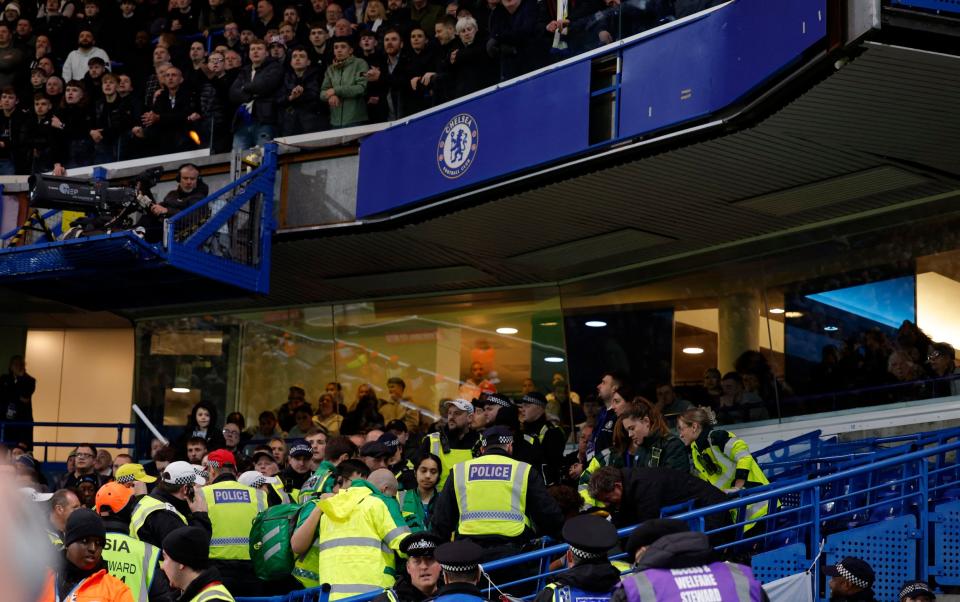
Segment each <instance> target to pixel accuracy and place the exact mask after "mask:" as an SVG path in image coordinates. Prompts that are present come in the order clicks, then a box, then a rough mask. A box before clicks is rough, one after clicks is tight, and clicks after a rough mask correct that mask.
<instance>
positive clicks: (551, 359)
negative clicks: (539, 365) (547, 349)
mask: <svg viewBox="0 0 960 602" xmlns="http://www.w3.org/2000/svg"><path fill="white" fill-rule="evenodd" d="M543 361H545V362H547V363H548V364H562V363H563V358H562V357H557V356H555V355H548V356H547V357H545V358H543Z"/></svg>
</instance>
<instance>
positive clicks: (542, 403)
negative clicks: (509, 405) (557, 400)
mask: <svg viewBox="0 0 960 602" xmlns="http://www.w3.org/2000/svg"><path fill="white" fill-rule="evenodd" d="M520 403H532V404H536V405H538V406H545V405H547V402H546V400H545V399H539V398H537V397H532V396H530V395H524V396H523V397H521V398H520Z"/></svg>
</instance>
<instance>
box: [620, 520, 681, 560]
mask: <svg viewBox="0 0 960 602" xmlns="http://www.w3.org/2000/svg"><path fill="white" fill-rule="evenodd" d="M689 530H690V525H688V524H687V523H686V522H685V521H682V520H678V519H675V518H653V519H650V520H648V521H644V522H642V523H640V524H639V525H638V526H637V528H636V529H634V530H633V533H631V534H630V539H628V540H627V554H629V555H630V559H631V561H632V559H633V557H634V556H636V555H637V550H639V549H640V548H643V547H646V546H649V545H650V544H652V543H653V542H655V541H657V540H658V539H660V538H661V537H664V536H666V535H673V534H674V533H683V532H685V531H689Z"/></svg>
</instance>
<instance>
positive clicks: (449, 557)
mask: <svg viewBox="0 0 960 602" xmlns="http://www.w3.org/2000/svg"><path fill="white" fill-rule="evenodd" d="M481 554H483V548H481V547H480V546H478V545H477V544H475V543H473V542H472V541H467V540H460V541H451V542H449V543H445V544H443V545H441V546H439V547H437V549H436V550H435V551H434V553H433V557H434V558H436V559H437V562H439V563H440V568H442V569H443V570H445V571H447V572H448V573H471V572H473V571H475V570H477V567H479V566H480V556H481Z"/></svg>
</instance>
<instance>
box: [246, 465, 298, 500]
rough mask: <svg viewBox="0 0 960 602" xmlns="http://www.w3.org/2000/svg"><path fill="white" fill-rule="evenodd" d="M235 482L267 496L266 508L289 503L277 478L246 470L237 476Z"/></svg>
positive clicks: (288, 498) (288, 497)
mask: <svg viewBox="0 0 960 602" xmlns="http://www.w3.org/2000/svg"><path fill="white" fill-rule="evenodd" d="M237 481H238V482H239V483H240V484H241V485H246V486H247V487H253V488H254V489H258V490H260V491H262V492H263V493H265V494H266V495H267V505H268V506H277V505H280V504H289V503H290V496H289V495H287V492H286V491H284V490H283V485H282V484H281V483H280V479H278V478H277V477H268V476H267V475H263V474H260V473H259V472H257V471H256V470H248V471H246V472H245V473H243V474H241V475H240V476H238V477H237ZM275 488H278V489H275ZM278 491H279V493H278Z"/></svg>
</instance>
